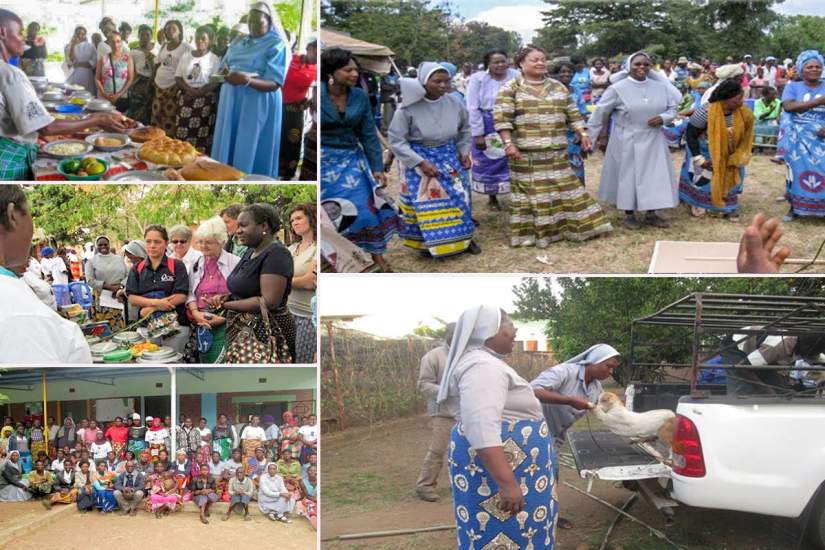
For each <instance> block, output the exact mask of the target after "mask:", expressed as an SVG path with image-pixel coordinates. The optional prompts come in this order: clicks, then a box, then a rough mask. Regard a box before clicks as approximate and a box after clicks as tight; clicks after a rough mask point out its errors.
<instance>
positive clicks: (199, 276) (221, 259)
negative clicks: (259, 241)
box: [186, 216, 241, 363]
mask: <svg viewBox="0 0 825 550" xmlns="http://www.w3.org/2000/svg"><path fill="white" fill-rule="evenodd" d="M194 236H195V240H196V241H197V242H198V244H199V245H200V247H201V251H202V252H203V257H202V258H200V259H199V260H197V262H196V265H195V266H193V267H194V269H193V271H192V277H191V278H190V279H189V281H190V286H189V296H188V297H187V299H186V307H187V309H188V310H189V315H190V317H191V319H192V323H193V324H194V325H196V326H197V327H198V328H197V329H196V332H198V333H199V334H200V335H201V336H200V337H199V346H198V348H199V349H198V352H199V361H198V362H199V363H214V362H216V361H217V359H218V357H219V356H220V354H221V351H222V350H223V342H224V331H225V329H226V318H225V317H223V316H222V315H218V314H217V313H216V310H215V309H214V308H213V307H212V306H211V305H210V299H211V298H213V297H215V296H226V295H227V294H229V287H228V286H227V284H226V280H227V279H228V278H229V274H230V273H232V271H233V270H234V269H235V266H237V265H238V263H240V261H241V259H240V258H239V257H237V256H235V255H234V254H231V253H229V252H227V251H226V250H224V245H225V244H226V241H227V239H228V238H229V235H228V234H227V232H226V224H225V223H224V222H223V220H222V219H221V218H219V217H217V216H216V217H214V218H209V219H208V220H206V221H205V222H203V223H202V224H201V225H200V227H198V229H197V230H195V235H194ZM204 331H208V332H209V333H210V334H209V335H206V334H205V333H204ZM210 336H211V338H210ZM210 341H211V344H210V343H209V342H210Z"/></svg>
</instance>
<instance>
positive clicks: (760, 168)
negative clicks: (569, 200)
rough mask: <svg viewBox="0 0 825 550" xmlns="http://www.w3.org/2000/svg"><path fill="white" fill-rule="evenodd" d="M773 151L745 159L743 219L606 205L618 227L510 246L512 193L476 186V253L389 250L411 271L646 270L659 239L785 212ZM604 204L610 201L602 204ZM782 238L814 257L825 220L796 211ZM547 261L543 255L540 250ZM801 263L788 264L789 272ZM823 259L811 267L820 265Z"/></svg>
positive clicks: (737, 228)
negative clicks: (628, 211)
mask: <svg viewBox="0 0 825 550" xmlns="http://www.w3.org/2000/svg"><path fill="white" fill-rule="evenodd" d="M769 158H770V155H769V154H768V153H763V154H758V155H754V158H753V160H752V161H751V163H750V165H749V166H748V170H747V176H746V178H745V190H744V193H743V194H742V195H741V196H740V198H739V208H740V213H741V216H740V221H738V222H731V221H728V220H726V219H723V218H714V217H708V216H706V217H704V218H701V219H697V218H692V217H690V215H689V213H688V210H687V208H685V207H684V206H680V207H679V208H675V209H670V210H663V211H661V213H662V216H663V217H665V218H667V219H668V220H670V221H671V222H672V225H671V227H670V228H668V229H656V228H653V227H650V226H647V227H645V228H643V229H642V230H640V231H630V230H627V229H625V228H624V227H622V225H621V221H622V218H623V217H624V214H623V213H622V212H620V211H618V210H616V209H615V208H613V207H609V206H607V207H605V212H606V214H607V217H608V219H609V221H610V222H611V223H612V224H613V228H614V231H613V234H612V235H611V236H609V237H607V238H598V239H595V240H591V241H587V242H584V243H572V242H559V243H554V244H552V245H550V247H549V248H547V249H544V250H541V249H536V248H521V249H512V248H510V247H509V244H508V243H509V233H508V231H509V230H508V213H507V212H508V208H509V207H508V204H509V203H508V200H509V199H508V198H507V195H504V196H503V198H501V199H500V202H501V203H502V206H503V209H502V212H496V211H492V210H490V209H489V208H488V206H487V197H486V196H483V195H480V194H478V193H473V216H474V217H475V219H476V220H477V221H478V222H479V223H480V225H479V227H478V228H477V229H476V242H477V243H478V244H479V246H481V249H482V252H481V254H480V255H478V256H473V255H470V254H462V255H460V256H456V257H452V258H448V259H445V260H433V259H430V258H424V257H422V256H420V255H419V254H418V253H417V252H415V251H413V250H410V249H408V248H406V247H404V246H403V245H402V244H401V241H400V240H399V239H394V240H393V242H392V243H391V244H390V247H389V250H388V252H387V255H386V258H387V260H388V261H389V262H390V264H391V265H392V267H393V269H394V270H395V271H398V272H414V273H429V272H443V273H462V272H464V273H474V272H481V273H515V272H520V273H545V272H546V273H550V272H552V273H646V272H647V269H648V265H649V263H650V258H651V256H652V254H653V247H654V245H655V243H656V241H657V240H672V241H717V242H739V239H740V237H741V236H742V231H743V230H744V228H745V227H746V226H747V225H748V224H749V223H750V220H751V219H752V218H753V216H754V215H755V214H756V213H757V212H764V213H765V214H766V215H768V216H771V217H778V218H780V219H781V217H782V216H783V215H784V214H785V213H786V212H787V210H788V207H787V203H786V202H777V200H776V199H777V197H780V196H781V195H782V194H783V193H784V190H785V174H786V168H785V166H784V165H781V166H780V165H776V164H773V163H772V162H770V161H769V160H768V159H769ZM683 159H684V153H683V152H681V151H679V152H674V153H673V164H674V167H675V169H676V173H677V174H678V173H679V170H680V169H681V164H682V161H683ZM603 160H604V158H603V156H602V155H601V153H597V154H596V155H595V156H591V157H590V158H589V159H587V161H586V163H585V164H586V176H585V181H586V183H587V190H588V191H589V192H590V195H591V196H594V197H595V196H597V193H598V188H599V178H600V176H601V166H602V163H603ZM389 179H390V184H389V189H390V194H397V192H398V170H397V168H395V167H394V168H393V170H392V173H391V174H390V178H389ZM603 206H605V205H603ZM783 227H784V228H785V236H784V237H783V239H782V242H783V244H784V245H786V246H788V247H789V248H791V251H792V255H793V257H794V258H809V257H813V255H814V254H815V253H816V251H817V248H818V247H819V245H820V243H821V242H822V241H823V239H825V222H823V221H822V220H816V219H810V218H809V219H798V220H795V221H793V222H790V223H783ZM545 256H546V258H545V259H546V260H547V261H549V262H550V263H549V265H548V264H547V263H542V262H541V261H539V260H537V259H536V258H537V257H545ZM798 268H799V266H792V267H789V268H785V271H786V272H792V271H794V270H796V269H798ZM823 269H825V268H823V266H821V265H820V266H817V267H816V268H811V269H809V270H808V271H809V272H813V271H822V270H823Z"/></svg>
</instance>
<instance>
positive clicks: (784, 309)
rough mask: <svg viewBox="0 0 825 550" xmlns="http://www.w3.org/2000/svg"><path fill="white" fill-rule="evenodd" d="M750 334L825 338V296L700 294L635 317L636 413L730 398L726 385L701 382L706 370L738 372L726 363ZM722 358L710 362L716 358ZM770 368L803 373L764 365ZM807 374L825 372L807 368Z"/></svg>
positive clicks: (632, 367)
mask: <svg viewBox="0 0 825 550" xmlns="http://www.w3.org/2000/svg"><path fill="white" fill-rule="evenodd" d="M734 334H737V335H744V336H743V337H742V338H741V339H744V338H746V337H750V336H757V337H762V336H767V335H772V336H797V337H799V336H809V335H823V336H825V298H814V297H807V296H765V295H752V294H718V293H702V292H697V293H694V294H689V295H687V296H685V297H684V298H682V299H680V300H678V301H676V302H674V303H672V304H670V305H668V306H666V307H664V308H662V309H660V310H659V311H657V312H655V313H653V314H651V315H648V316H646V317H641V318H639V319H635V320H634V321H633V322H632V324H631V329H630V371H631V375H630V384H633V386H634V387H635V389H636V400H635V401H634V404H635V405H636V406H634V409H635V410H650V409H657V408H669V409H675V408H676V403H677V402H678V400H679V397H681V396H685V395H690V396H691V397H697V398H699V397H709V396H711V395H717V394H721V395H724V394H725V387H724V385H714V384H704V385H703V384H699V383H698V378H699V372H700V371H701V370H702V369H704V368H709V369H710V368H712V369H734V368H742V366H743V364H742V363H739V364H736V363H733V362H729V361H726V360H724V358H725V356H726V355H729V353H730V352H732V351H735V350H736V347H737V344H738V343H739V342H740V340H736V339H734V338H732V336H733V335H734ZM720 356H721V357H722V358H723V360H722V361H721V362H719V361H718V360H717V361H716V362H714V363H707V362H706V361H708V360H709V359H710V358H711V357H717V358H718V357H720ZM759 368H760V369H766V370H770V369H773V370H786V371H793V370H802V368H797V367H795V366H793V365H764V366H760V367H759ZM804 370H808V371H812V370H822V369H821V368H817V367H804Z"/></svg>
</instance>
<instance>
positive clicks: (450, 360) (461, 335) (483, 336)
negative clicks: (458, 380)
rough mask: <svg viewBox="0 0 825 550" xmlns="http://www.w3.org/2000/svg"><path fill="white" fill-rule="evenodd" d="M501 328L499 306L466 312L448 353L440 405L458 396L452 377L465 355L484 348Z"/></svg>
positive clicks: (440, 392)
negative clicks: (450, 397)
mask: <svg viewBox="0 0 825 550" xmlns="http://www.w3.org/2000/svg"><path fill="white" fill-rule="evenodd" d="M500 326H501V308H499V307H498V306H491V305H480V306H473V307H471V308H470V309H467V310H464V312H463V313H462V314H461V316H460V317H459V318H458V322H457V323H456V324H455V334H453V343H452V344H450V351H449V352H448V353H447V368H446V369H444V375H443V377H442V378H441V386H440V387H439V388H438V397H437V398H436V400H437V401H438V402H439V403H441V402H442V401H444V400H445V399H447V396H448V395H456V394H457V390H456V388H455V384H454V383H453V381H452V377H453V373H454V372H455V368H456V366H457V365H458V363H459V362H460V361H461V358H462V357H463V356H464V354H465V353H466V352H468V351H471V350H474V349H478V348H480V347H482V346H483V345H484V342H485V341H486V340H487V339H488V338H492V337H493V336H495V335H496V334H497V333H498V329H499V327H500Z"/></svg>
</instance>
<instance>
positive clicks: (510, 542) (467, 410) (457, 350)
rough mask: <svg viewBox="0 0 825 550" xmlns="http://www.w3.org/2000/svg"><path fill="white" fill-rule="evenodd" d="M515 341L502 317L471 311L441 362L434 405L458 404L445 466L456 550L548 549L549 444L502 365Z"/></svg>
mask: <svg viewBox="0 0 825 550" xmlns="http://www.w3.org/2000/svg"><path fill="white" fill-rule="evenodd" d="M515 337H516V329H515V327H514V326H513V323H512V321H511V320H510V319H509V317H508V316H507V314H506V313H505V312H504V311H502V310H500V309H499V308H498V307H495V306H487V305H481V306H475V307H472V308H470V309H468V310H466V311H464V313H462V314H461V317H459V319H458V323H456V329H455V336H454V337H453V343H452V346H451V347H450V351H449V353H448V355H447V370H446V372H445V373H444V378H443V381H442V383H441V387H440V388H439V392H438V397H437V401H438V402H439V403H440V402H443V401H444V400H445V399H447V398H448V397H458V401H459V416H458V418H457V419H456V425H455V427H453V432H452V439H451V441H450V454H449V460H448V463H449V465H450V483H451V485H452V492H453V501H454V505H455V519H456V526H457V538H458V548H459V549H461V550H467V549H470V548H507V549H511V548H512V549H517V548H525V547H527V548H534V549H536V550H539V549H552V548H553V547H554V546H555V540H556V518H557V516H558V497H557V496H556V482H555V478H554V475H553V458H552V455H551V453H550V447H551V445H552V443H553V442H552V437H551V436H550V430H549V429H548V427H547V423H546V422H545V421H544V417H543V415H542V409H541V405H540V403H539V401H538V399H536V397H535V395H534V393H533V390H532V389H531V388H530V385H529V383H528V382H527V381H526V380H525V379H523V378H522V377H521V376H519V375H518V373H516V371H515V370H513V369H512V367H510V366H509V365H507V363H505V362H504V360H503V359H504V357H505V356H506V355H508V354H509V353H511V352H512V351H513V345H514V342H515Z"/></svg>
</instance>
